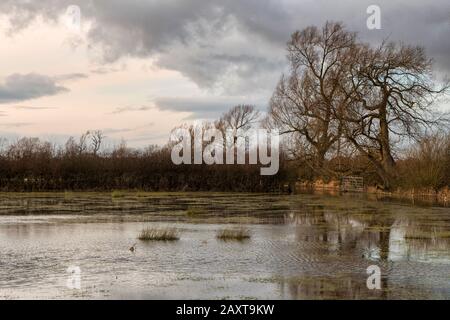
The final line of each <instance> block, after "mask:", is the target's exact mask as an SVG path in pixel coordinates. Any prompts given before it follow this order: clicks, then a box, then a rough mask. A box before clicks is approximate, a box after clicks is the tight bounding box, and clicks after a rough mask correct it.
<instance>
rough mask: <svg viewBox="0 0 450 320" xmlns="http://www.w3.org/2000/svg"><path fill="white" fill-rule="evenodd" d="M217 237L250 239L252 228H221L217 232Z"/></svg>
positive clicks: (223, 238) (238, 239)
mask: <svg viewBox="0 0 450 320" xmlns="http://www.w3.org/2000/svg"><path fill="white" fill-rule="evenodd" d="M216 237H217V239H220V240H237V241H242V240H246V239H250V237H251V235H250V230H248V229H246V228H243V227H240V228H226V229H222V230H219V232H218V233H217V236H216Z"/></svg>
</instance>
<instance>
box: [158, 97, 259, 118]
mask: <svg viewBox="0 0 450 320" xmlns="http://www.w3.org/2000/svg"><path fill="white" fill-rule="evenodd" d="M154 103H155V106H156V107H157V108H158V109H159V110H162V111H173V112H185V113H190V114H191V115H190V116H188V117H187V119H217V118H218V117H219V116H220V115H221V114H222V113H224V112H226V111H228V110H229V109H230V108H231V107H233V106H235V105H238V104H242V103H247V104H253V105H255V106H256V107H257V108H258V107H259V108H263V107H265V103H264V102H262V101H261V100H257V99H248V98H247V99H246V98H243V97H214V96H212V97H204V98H183V97H160V98H157V99H155V100H154Z"/></svg>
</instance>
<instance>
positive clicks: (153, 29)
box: [0, 0, 450, 147]
mask: <svg viewBox="0 0 450 320" xmlns="http://www.w3.org/2000/svg"><path fill="white" fill-rule="evenodd" d="M371 4H376V5H378V6H379V7H380V9H381V29H380V30H369V29H368V28H367V26H366V20H367V18H368V16H369V15H368V14H367V13H366V9H367V7H368V6H369V5H371ZM71 5H76V6H78V7H79V8H80V11H81V26H80V28H77V26H78V25H77V23H76V19H72V18H73V16H72V18H71V17H70V14H68V11H67V9H68V7H69V6H71ZM69 12H72V11H70V10H69ZM327 20H332V21H343V22H344V23H345V24H346V26H347V27H348V29H349V30H352V31H358V32H359V37H360V39H362V40H364V41H367V42H371V43H377V42H379V41H381V40H382V39H384V38H386V37H389V39H390V40H401V41H403V42H405V43H408V44H415V45H416V44H417V45H421V46H424V47H425V48H426V52H427V54H428V55H429V56H430V57H432V58H433V59H434V61H435V70H436V74H438V75H439V76H443V75H445V74H448V75H450V41H449V39H450V1H448V0H433V1H428V2H425V1H416V0H408V1H407V0H401V1H393V0H389V1H365V0H353V1H350V0H344V1H331V0H330V1H321V0H296V1H295V0H281V1H280V0H273V1H272V0H164V1H163V0H128V1H124V0H107V1H105V0H85V1H82V0H70V1H69V0H39V1H38V0H1V2H0V136H3V137H6V138H8V139H10V140H11V139H16V138H17V137H21V136H37V137H41V138H44V139H51V140H52V141H56V142H62V141H64V140H65V139H67V137H69V136H71V135H73V136H78V135H79V134H80V133H81V132H83V131H86V130H92V129H100V130H103V131H104V132H105V134H106V135H107V136H108V139H109V141H110V143H114V142H115V141H119V140H120V139H121V138H124V139H125V140H127V141H128V143H129V145H131V146H136V147H138V146H145V145H148V144H154V143H158V144H162V143H164V142H165V141H166V140H167V139H168V134H169V131H170V129H171V128H173V127H174V126H176V125H178V124H180V123H183V122H192V121H199V120H202V119H213V118H216V117H217V116H219V115H220V114H221V113H222V112H223V111H225V110H227V109H228V108H229V107H231V106H233V105H235V104H239V103H250V104H255V105H256V106H257V107H258V108H260V109H261V110H265V109H266V107H267V103H268V100H269V98H270V96H271V94H272V92H273V89H274V87H275V85H276V83H277V81H278V79H279V77H280V75H281V73H282V72H283V71H284V70H285V68H286V66H285V65H286V59H285V46H286V42H287V41H288V39H289V37H290V34H291V33H292V32H293V31H295V30H298V29H302V28H304V27H306V26H309V25H318V26H321V25H322V24H323V23H324V22H325V21H327Z"/></svg>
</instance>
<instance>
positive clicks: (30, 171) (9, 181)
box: [0, 106, 289, 192]
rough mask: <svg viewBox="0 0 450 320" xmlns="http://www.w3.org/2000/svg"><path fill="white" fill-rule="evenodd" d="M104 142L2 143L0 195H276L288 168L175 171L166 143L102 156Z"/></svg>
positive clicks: (223, 124)
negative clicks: (274, 171) (95, 192)
mask: <svg viewBox="0 0 450 320" xmlns="http://www.w3.org/2000/svg"><path fill="white" fill-rule="evenodd" d="M256 118H257V111H255V109H254V108H253V107H251V106H237V107H235V108H233V109H232V110H231V111H230V112H227V113H225V114H224V116H223V117H221V118H220V119H219V120H218V121H217V122H216V123H207V122H205V123H204V126H203V127H205V128H206V127H208V126H216V125H217V126H218V127H220V128H222V129H225V128H229V127H236V128H237V129H239V130H241V129H242V130H243V129H249V128H250V127H251V123H253V122H254V121H255V120H256ZM186 126H187V125H186ZM187 127H190V128H191V130H194V128H195V127H194V126H187ZM104 138H105V137H104V135H103V133H102V132H101V131H92V132H86V133H84V134H82V135H81V136H80V137H79V138H78V139H75V138H73V137H71V138H69V139H68V140H67V142H66V143H65V145H64V146H57V145H54V144H51V143H50V142H46V141H41V140H40V139H38V138H22V139H20V140H18V141H16V142H13V143H11V144H6V143H5V144H3V147H2V148H1V149H0V190H2V191H52V190H114V189H139V190H146V191H248V192H278V191H282V190H283V187H284V184H285V181H286V175H287V170H286V166H287V165H289V164H288V163H286V161H284V158H283V156H281V157H280V170H279V172H278V174H277V175H274V176H261V175H260V165H250V164H244V165H226V164H224V165H206V164H201V165H194V164H192V165H174V164H173V163H172V160H171V149H172V144H173V143H170V142H169V143H167V144H166V145H165V146H162V147H158V146H149V147H147V148H145V149H142V150H138V149H132V148H128V147H127V146H126V143H125V142H122V143H121V144H120V145H118V146H116V147H114V148H113V149H112V150H111V151H101V150H102V143H103V141H104ZM247 163H248V162H247Z"/></svg>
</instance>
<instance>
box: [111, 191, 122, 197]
mask: <svg viewBox="0 0 450 320" xmlns="http://www.w3.org/2000/svg"><path fill="white" fill-rule="evenodd" d="M111 197H112V198H123V197H125V192H123V191H120V190H114V191H113V192H111Z"/></svg>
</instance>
